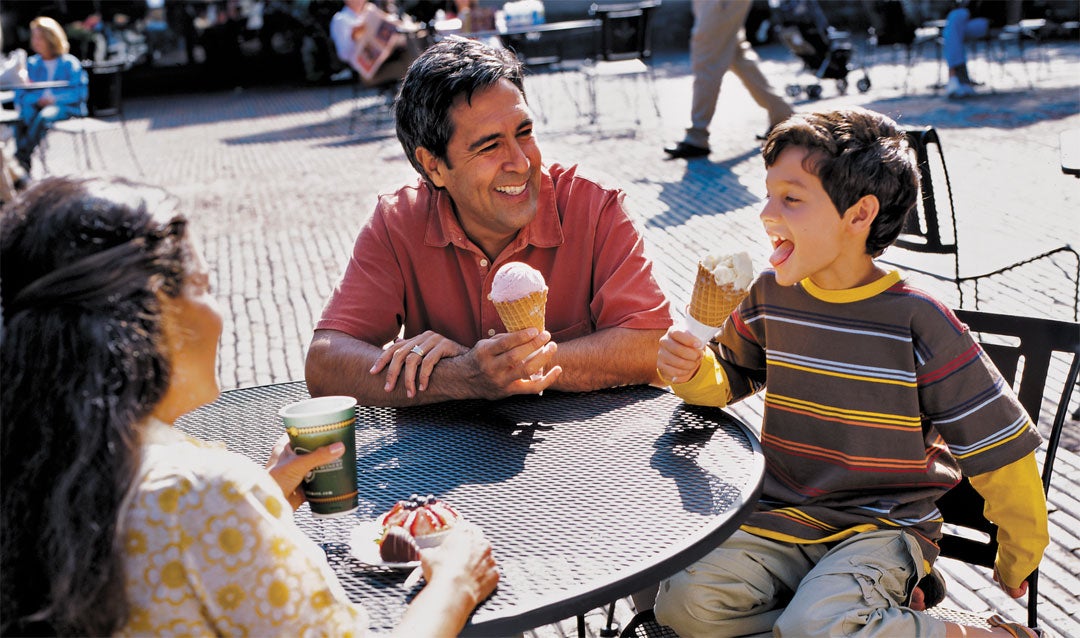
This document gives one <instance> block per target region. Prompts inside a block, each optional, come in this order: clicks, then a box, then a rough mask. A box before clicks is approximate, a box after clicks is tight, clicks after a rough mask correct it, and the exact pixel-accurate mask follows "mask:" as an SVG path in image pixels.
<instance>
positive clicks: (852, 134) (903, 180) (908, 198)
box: [762, 108, 919, 257]
mask: <svg viewBox="0 0 1080 638" xmlns="http://www.w3.org/2000/svg"><path fill="white" fill-rule="evenodd" d="M793 146H794V147H801V148H805V149H807V150H808V151H809V152H808V153H807V156H806V160H805V166H804V167H805V168H806V170H807V171H808V172H810V173H813V174H814V175H817V177H818V179H820V180H821V185H822V186H823V187H824V188H825V192H826V193H828V195H829V198H830V199H831V200H832V203H833V205H835V206H836V208H837V210H839V211H840V215H841V216H843V214H844V211H846V210H847V209H848V208H850V207H851V206H852V205H854V204H855V202H857V201H859V199H860V198H862V197H863V196H865V195H873V196H875V197H877V199H878V202H879V203H880V210H879V211H878V215H877V218H876V219H874V222H873V224H872V225H871V226H870V234H869V235H868V236H867V238H866V252H867V254H869V255H872V256H874V257H877V256H878V255H880V254H881V253H883V252H884V251H885V249H886V248H888V247H889V246H890V245H892V243H893V242H894V241H896V238H897V236H899V235H900V230H901V228H902V227H903V225H904V218H905V217H907V215H908V212H909V211H910V210H911V209H912V208H913V207H914V206H915V198H916V197H917V196H918V194H919V172H918V170H917V168H916V165H915V157H914V153H912V151H911V148H910V147H909V146H908V143H907V137H906V136H905V134H904V132H903V131H902V130H901V129H900V127H899V126H897V124H896V122H894V121H893V120H891V119H890V118H888V117H886V116H885V115H882V114H880V113H875V112H874V111H869V110H867V109H863V108H847V109H838V110H834V111H822V112H816V113H796V114H795V115H793V116H791V117H789V118H788V119H787V120H784V121H783V122H782V123H780V124H778V125H777V126H776V127H775V128H774V129H773V130H772V132H771V133H770V134H769V137H768V139H767V140H766V141H765V147H764V149H763V150H762V156H763V157H764V159H765V166H766V167H770V166H772V165H773V164H775V163H776V160H777V159H778V158H779V157H780V154H781V153H782V152H783V151H784V149H786V148H789V147H793Z"/></svg>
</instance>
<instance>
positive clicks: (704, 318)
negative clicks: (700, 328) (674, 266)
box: [690, 263, 749, 328]
mask: <svg viewBox="0 0 1080 638" xmlns="http://www.w3.org/2000/svg"><path fill="white" fill-rule="evenodd" d="M748 293H749V291H746V290H736V289H735V287H733V286H732V285H731V284H723V285H719V284H717V283H716V278H715V277H713V275H712V273H711V272H709V271H708V270H707V269H706V268H705V267H704V266H702V265H701V264H700V263H699V264H698V271H697V279H696V280H695V281H694V292H693V293H692V294H691V296H690V316H691V317H693V318H694V319H697V320H698V321H700V322H701V323H703V324H705V325H707V326H713V327H716V328H719V327H720V326H722V325H724V321H726V320H727V318H728V317H729V316H731V311H733V310H735V307H736V306H738V305H739V303H740V302H741V301H742V300H743V299H745V298H746V295H747V294H748Z"/></svg>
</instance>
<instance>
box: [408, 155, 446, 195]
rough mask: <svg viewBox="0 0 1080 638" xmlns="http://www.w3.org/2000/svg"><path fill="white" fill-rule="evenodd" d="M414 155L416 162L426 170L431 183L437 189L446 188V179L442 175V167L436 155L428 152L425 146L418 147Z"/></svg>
mask: <svg viewBox="0 0 1080 638" xmlns="http://www.w3.org/2000/svg"><path fill="white" fill-rule="evenodd" d="M413 155H414V156H415V157H416V161H417V163H418V164H420V166H421V167H423V169H424V173H426V174H427V178H428V179H429V180H431V183H432V184H434V185H435V187H436V188H444V187H445V186H446V179H445V177H444V176H443V174H442V166H441V162H440V161H439V158H437V157H435V154H434V153H432V152H431V151H429V150H427V149H426V148H424V147H423V146H417V147H416V150H415V151H413Z"/></svg>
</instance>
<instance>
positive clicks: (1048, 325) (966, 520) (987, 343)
mask: <svg viewBox="0 0 1080 638" xmlns="http://www.w3.org/2000/svg"><path fill="white" fill-rule="evenodd" d="M955 312H956V316H957V317H958V318H959V319H960V320H961V321H963V322H964V323H965V324H967V326H968V328H970V329H971V331H972V332H973V333H978V334H979V341H980V343H981V345H982V347H983V349H984V350H985V351H986V353H987V355H989V357H990V359H991V360H992V361H993V362H994V365H995V366H997V369H998V371H1000V372H1001V375H1002V377H1004V379H1005V381H1006V382H1008V383H1010V385H1012V387H1013V388H1014V389H1016V393H1017V397H1018V398H1019V399H1020V403H1021V404H1023V406H1024V409H1025V410H1027V412H1028V415H1029V416H1031V418H1032V420H1033V421H1034V422H1036V423H1038V419H1039V415H1040V414H1041V412H1042V405H1043V398H1044V395H1045V394H1046V390H1047V376H1048V373H1049V371H1050V367H1051V362H1052V360H1053V359H1054V355H1055V353H1059V356H1060V355H1061V354H1063V355H1064V356H1065V360H1066V361H1067V362H1068V366H1069V367H1068V371H1067V373H1066V375H1065V383H1064V386H1063V388H1062V391H1061V395H1060V397H1059V398H1058V400H1057V402H1056V404H1055V405H1054V419H1053V422H1052V423H1051V425H1050V436H1049V438H1048V439H1047V441H1046V451H1045V453H1044V456H1043V469H1042V483H1043V490H1044V491H1049V489H1050V479H1051V477H1052V475H1053V471H1054V460H1055V458H1056V456H1057V448H1058V443H1059V441H1060V439H1061V430H1062V428H1063V427H1064V424H1065V421H1066V419H1067V416H1068V411H1069V401H1070V399H1071V397H1072V393H1073V390H1074V389H1075V387H1076V381H1077V376H1078V373H1080V324H1077V323H1072V322H1067V321H1053V320H1050V319H1038V318H1033V317H1021V316H1014V315H999V314H992V313H987V312H978V311H973V310H956V311H955ZM994 337H1005V338H1007V339H1009V340H1010V342H1011V343H1001V342H1000V340H998V339H996V338H994ZM1017 340H1018V341H1017ZM1018 375H1019V376H1018ZM1017 380H1019V386H1017V384H1016V381H1017ZM937 504H938V509H940V510H941V513H942V516H943V517H944V519H945V522H946V523H949V524H953V525H957V526H959V527H963V528H967V529H972V530H977V531H979V532H983V533H985V534H987V535H988V536H989V541H981V540H976V539H975V538H972V537H971V536H970V535H966V534H962V533H952V532H951V531H950V530H949V529H948V528H946V530H945V535H944V536H943V537H942V539H941V542H940V547H941V555H942V556H946V557H949V558H955V559H958V560H962V561H964V562H967V563H973V564H976V565H982V566H984V567H989V568H992V567H993V566H994V559H995V557H996V556H997V527H996V526H995V525H994V524H993V523H991V522H990V521H988V520H986V518H985V517H984V516H983V506H984V501H983V499H982V497H981V496H980V495H979V494H978V492H976V491H975V489H974V488H973V487H972V486H971V483H969V482H968V480H967V479H966V478H965V479H964V480H963V481H961V482H960V484H958V485H957V486H956V487H954V488H953V489H951V490H949V492H947V493H946V494H945V495H944V496H943V497H942V498H940V499H938V503H937ZM1038 574H1039V573H1038V570H1036V571H1035V572H1034V573H1032V575H1031V576H1030V577H1029V578H1028V625H1029V626H1031V627H1034V626H1035V625H1036V622H1037V615H1038V614H1037V611H1038V608H1037V603H1038Z"/></svg>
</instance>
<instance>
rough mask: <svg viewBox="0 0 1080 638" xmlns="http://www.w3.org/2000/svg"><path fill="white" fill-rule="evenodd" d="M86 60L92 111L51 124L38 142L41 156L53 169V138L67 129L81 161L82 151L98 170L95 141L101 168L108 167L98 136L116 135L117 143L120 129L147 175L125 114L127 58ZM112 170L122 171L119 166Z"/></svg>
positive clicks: (44, 164) (86, 161)
mask: <svg viewBox="0 0 1080 638" xmlns="http://www.w3.org/2000/svg"><path fill="white" fill-rule="evenodd" d="M82 64H83V67H84V72H85V73H87V76H88V78H89V86H88V98H87V102H86V106H87V112H88V115H85V116H82V115H80V116H76V117H72V118H70V119H67V120H60V121H57V122H53V123H52V124H50V125H49V130H48V133H47V134H46V136H45V138H44V139H43V140H42V141H41V144H40V145H39V146H38V158H39V159H40V160H41V166H42V168H43V169H44V171H45V172H46V173H48V172H49V166H48V163H47V162H46V155H47V154H48V149H49V138H50V137H51V136H53V135H54V134H59V133H66V134H68V135H71V136H72V146H73V148H74V152H75V155H76V161H78V156H79V155H82V159H83V163H84V164H85V165H86V170H88V171H92V170H95V169H94V162H93V160H92V159H91V151H90V145H91V143H92V144H93V145H94V151H95V152H96V153H97V156H98V164H99V168H98V170H102V169H104V168H105V163H106V162H105V153H103V152H102V150H101V144H100V142H99V141H98V136H99V135H101V134H106V135H107V136H109V135H112V137H113V138H114V139H113V140H111V141H112V142H113V144H115V135H114V134H115V133H116V132H117V131H119V132H120V133H121V134H122V135H123V140H124V145H125V146H126V147H127V150H128V154H129V156H130V157H131V163H132V165H133V166H134V167H135V171H136V172H137V173H138V174H139V177H145V176H146V175H145V173H144V172H143V168H142V164H141V163H140V162H139V156H138V155H137V154H136V153H135V145H134V144H133V143H132V141H131V134H130V132H128V127H127V120H126V119H125V118H124V108H123V92H122V87H121V81H122V78H123V73H124V71H125V70H126V69H127V67H128V66H129V65H128V63H127V61H124V60H117V61H110V62H96V63H95V62H91V61H89V60H84V61H83V63H82ZM80 149H81V150H80ZM111 170H112V171H113V172H118V170H117V169H116V168H113V169H111Z"/></svg>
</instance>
